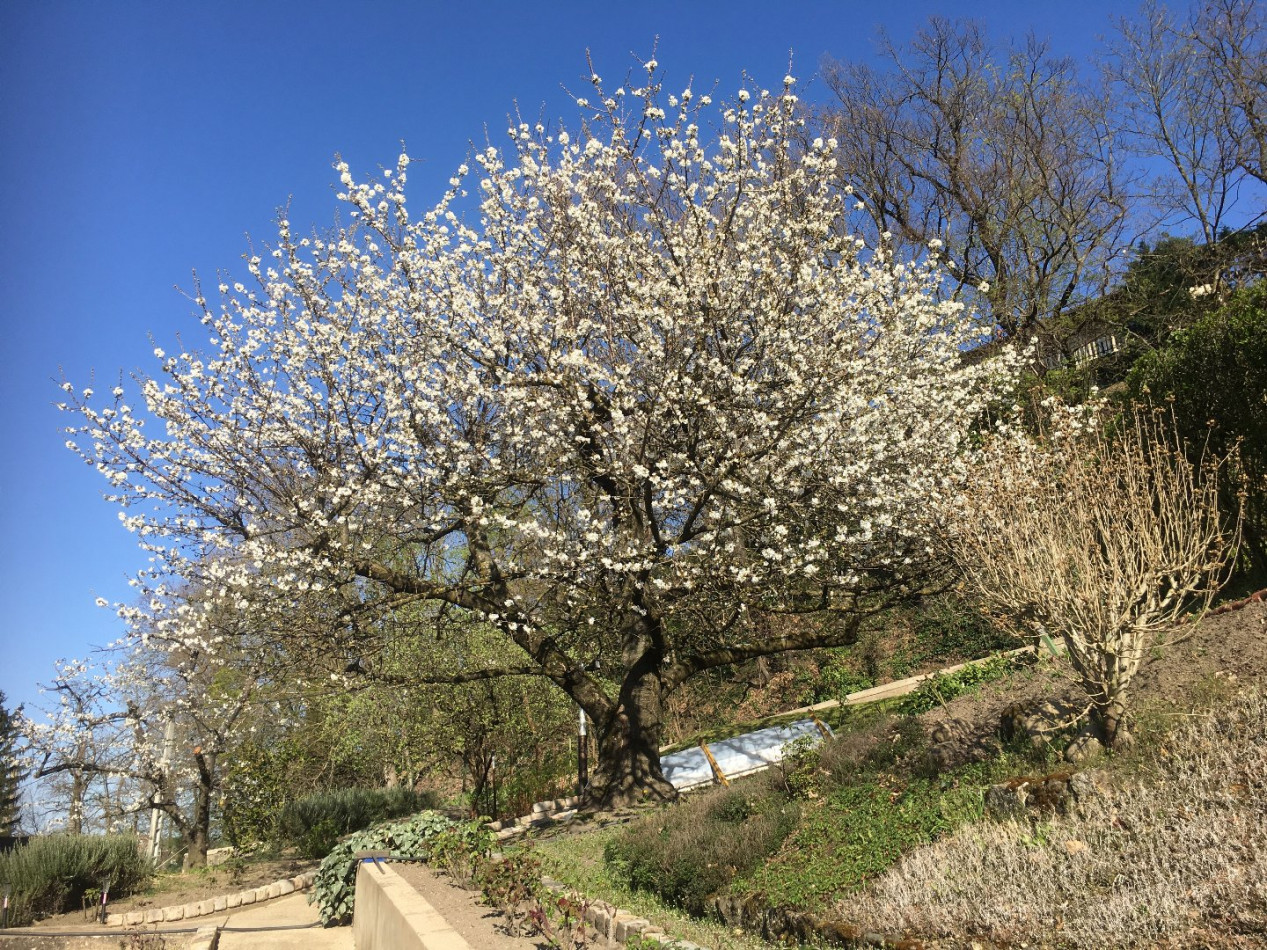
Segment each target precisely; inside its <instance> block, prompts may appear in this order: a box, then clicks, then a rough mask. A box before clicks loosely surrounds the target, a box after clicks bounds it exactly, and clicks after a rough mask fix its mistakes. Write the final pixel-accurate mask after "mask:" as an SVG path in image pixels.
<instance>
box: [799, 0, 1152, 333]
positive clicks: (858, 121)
mask: <svg viewBox="0 0 1267 950" xmlns="http://www.w3.org/2000/svg"><path fill="white" fill-rule="evenodd" d="M884 43H885V45H884V49H883V52H884V53H885V55H886V56H887V58H888V60H889V62H890V68H889V69H887V70H884V69H877V68H874V67H872V66H870V65H867V64H861V63H844V62H836V61H828V62H827V63H826V64H825V67H824V76H825V79H826V82H827V84H828V86H829V87H830V88H831V89H832V91H833V92H834V93H835V95H836V99H837V101H836V102H834V103H833V104H832V105H831V106H830V107H829V108H828V109H827V110H825V111H824V113H823V114H822V116H821V119H822V124H823V126H824V127H825V128H826V129H827V130H828V131H829V132H830V134H831V135H832V136H833V137H834V138H835V140H836V142H837V144H838V149H837V159H838V162H839V172H840V175H841V177H842V179H843V181H844V182H845V184H847V185H848V186H850V187H852V188H853V189H854V190H855V193H856V194H857V195H858V197H859V198H860V199H861V204H862V209H861V210H862V212H863V216H864V217H865V218H866V219H868V223H869V225H870V227H869V230H871V231H872V232H873V236H874V237H875V238H876V239H880V238H881V237H882V236H883V235H886V234H887V235H889V236H890V237H889V238H888V240H889V241H891V242H896V243H897V244H898V245H899V246H902V245H904V246H905V247H906V248H907V249H908V250H909V251H914V252H915V253H919V252H921V251H923V250H926V249H927V248H928V247H929V246H932V247H941V246H944V248H945V251H944V253H945V254H946V255H947V256H948V258H949V261H950V262H951V263H952V264H953V265H954V266H955V268H956V273H957V277H958V282H957V285H956V286H955V287H954V292H955V293H956V295H966V296H967V297H968V298H970V299H971V300H973V302H976V303H978V304H984V305H985V307H986V309H987V312H988V313H989V315H990V317H991V319H992V320H993V321H994V323H995V324H996V325H997V327H998V328H999V329H1000V330H1002V331H1003V333H1005V334H1007V335H1012V334H1016V333H1021V332H1027V331H1030V330H1032V329H1034V328H1035V327H1036V326H1037V325H1038V324H1039V323H1040V322H1041V321H1042V320H1044V319H1045V318H1048V317H1051V316H1053V315H1056V314H1059V313H1061V312H1063V311H1065V310H1066V309H1067V308H1069V307H1070V306H1071V305H1072V304H1075V303H1077V302H1079V301H1080V300H1081V299H1083V298H1084V297H1085V296H1086V295H1087V294H1089V293H1094V292H1097V291H1099V290H1102V289H1103V287H1104V285H1105V284H1106V283H1107V281H1108V279H1109V277H1110V276H1111V274H1110V270H1109V268H1108V267H1106V264H1107V263H1108V262H1109V261H1110V260H1111V258H1112V255H1113V254H1114V252H1115V251H1117V250H1118V248H1119V245H1120V242H1121V239H1122V230H1123V224H1124V222H1125V219H1126V214H1127V198H1126V195H1125V194H1124V192H1123V187H1124V183H1123V173H1122V170H1121V168H1120V167H1119V164H1118V155H1117V142H1116V135H1115V134H1114V132H1113V131H1112V129H1111V128H1110V126H1109V124H1108V121H1107V115H1108V111H1107V107H1106V104H1105V102H1104V100H1103V98H1102V97H1101V96H1100V95H1099V94H1098V93H1097V92H1096V91H1095V90H1094V89H1092V88H1090V87H1088V86H1087V85H1086V84H1084V83H1083V82H1082V81H1081V80H1080V79H1079V76H1078V74H1077V70H1076V68H1075V66H1074V64H1073V63H1072V61H1070V60H1068V59H1060V58H1056V57H1054V56H1052V55H1051V54H1050V52H1049V50H1048V47H1047V45H1046V44H1045V43H1041V42H1039V41H1037V40H1036V39H1034V38H1032V37H1031V38H1030V39H1029V40H1028V41H1027V42H1026V43H1025V44H1024V45H1023V46H1020V47H1014V46H999V45H996V44H994V43H992V42H991V41H990V39H989V38H988V37H987V35H986V34H985V32H984V30H983V28H982V27H981V26H980V25H979V24H977V23H975V22H971V21H962V22H951V21H948V20H944V19H938V18H934V19H933V20H932V21H930V23H929V25H928V26H927V27H926V28H925V29H923V30H921V31H920V32H918V33H917V34H916V35H915V38H914V39H913V40H912V41H911V43H910V44H909V45H908V46H905V47H898V46H895V45H894V44H893V43H892V42H891V41H888V40H887V39H885V41H884Z"/></svg>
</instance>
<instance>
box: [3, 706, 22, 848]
mask: <svg viewBox="0 0 1267 950" xmlns="http://www.w3.org/2000/svg"><path fill="white" fill-rule="evenodd" d="M18 712H19V710H14V711H13V712H12V713H11V712H9V710H8V709H7V708H6V707H5V704H4V692H3V691H0V838H7V837H10V836H12V835H13V834H14V832H15V831H16V830H17V825H18V784H19V783H20V781H21V778H22V774H21V771H20V769H19V768H18V758H17V746H18V718H17V713H18Z"/></svg>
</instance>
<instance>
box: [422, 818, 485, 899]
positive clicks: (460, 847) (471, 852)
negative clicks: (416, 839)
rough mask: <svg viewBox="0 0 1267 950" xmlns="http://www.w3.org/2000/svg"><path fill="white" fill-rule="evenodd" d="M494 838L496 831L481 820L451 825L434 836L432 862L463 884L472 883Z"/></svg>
mask: <svg viewBox="0 0 1267 950" xmlns="http://www.w3.org/2000/svg"><path fill="white" fill-rule="evenodd" d="M494 840H495V839H494V837H493V833H492V832H491V831H489V830H488V829H487V828H486V827H484V825H483V824H482V823H481V822H478V821H468V822H463V823H461V824H455V825H451V826H450V827H448V828H444V829H443V830H441V831H440V832H439V833H438V834H436V836H435V837H434V838H432V840H431V863H432V864H433V865H434V866H435V867H437V868H439V869H440V870H441V871H447V872H448V873H449V874H450V875H451V876H452V877H453V878H454V880H456V881H457V882H458V883H459V884H462V885H466V884H469V883H471V881H472V880H474V878H475V872H476V869H477V868H478V866H479V863H480V862H481V861H482V860H485V859H487V857H488V855H489V852H490V851H491V850H492V847H493V841H494Z"/></svg>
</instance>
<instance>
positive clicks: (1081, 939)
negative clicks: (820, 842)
mask: <svg viewBox="0 0 1267 950" xmlns="http://www.w3.org/2000/svg"><path fill="white" fill-rule="evenodd" d="M1156 765H1157V766H1158V767H1159V768H1160V769H1161V770H1162V776H1161V778H1159V779H1158V780H1157V781H1156V782H1155V783H1153V784H1152V785H1150V786H1147V787H1145V786H1142V785H1135V786H1132V787H1129V788H1126V789H1122V790H1117V791H1111V792H1109V793H1108V794H1107V795H1106V796H1105V797H1104V798H1103V799H1101V800H1098V801H1095V802H1092V803H1090V804H1088V805H1087V806H1086V807H1085V809H1084V810H1083V811H1082V812H1081V814H1080V815H1078V816H1074V817H1070V818H1057V819H1053V820H1052V821H1050V822H1046V823H1043V824H1040V825H1031V824H1028V823H1023V822H1022V823H1017V822H1008V823H1001V824H993V823H983V824H978V825H972V826H968V827H965V828H963V829H961V830H960V831H959V832H957V833H956V834H954V835H953V836H951V837H949V838H947V839H945V840H943V841H941V842H938V843H936V844H934V845H931V846H929V847H926V848H922V849H920V850H918V851H915V852H913V853H911V854H909V855H907V856H906V857H905V858H903V859H902V861H901V862H900V863H899V864H898V865H896V866H895V867H894V868H893V869H892V870H891V871H889V872H888V873H886V874H885V875H883V876H882V877H881V878H879V879H878V880H877V881H876V882H875V883H874V884H873V885H871V886H870V887H868V888H867V889H866V890H865V891H863V892H861V893H859V894H854V895H851V896H850V897H848V898H846V899H845V900H843V901H841V903H840V904H839V905H838V908H837V910H838V912H839V913H840V915H841V916H842V917H844V918H845V919H847V920H850V921H853V922H858V923H861V924H864V925H866V926H867V927H868V928H870V929H876V930H880V931H883V932H890V933H897V932H903V931H907V932H913V933H917V934H920V935H922V936H926V937H937V936H943V937H949V936H955V937H960V938H963V937H979V938H984V939H987V940H993V941H998V942H1001V943H1011V942H1016V943H1019V942H1021V941H1030V942H1031V943H1033V944H1035V945H1047V944H1049V943H1051V942H1053V940H1054V941H1056V942H1058V943H1059V945H1060V946H1069V947H1076V948H1117V947H1137V946H1156V945H1157V943H1158V941H1161V940H1167V941H1168V943H1167V946H1185V945H1188V944H1189V943H1191V944H1193V945H1208V941H1209V940H1210V939H1211V935H1212V934H1213V935H1214V936H1215V937H1216V938H1217V939H1216V943H1217V944H1218V945H1225V944H1224V943H1222V942H1219V941H1222V940H1223V939H1224V938H1226V945H1229V946H1230V945H1235V944H1234V941H1235V935H1237V934H1260V935H1261V934H1262V933H1264V932H1267V697H1264V694H1263V692H1262V691H1255V692H1250V693H1243V694H1241V695H1240V696H1238V697H1237V698H1236V700H1235V701H1234V702H1230V703H1225V704H1223V705H1222V706H1221V707H1219V708H1218V709H1216V710H1215V711H1214V712H1212V713H1210V714H1208V715H1205V716H1200V717H1196V718H1191V719H1189V720H1187V721H1186V722H1185V724H1184V725H1183V726H1182V727H1180V728H1179V729H1178V730H1177V731H1176V732H1174V733H1173V734H1172V735H1171V736H1170V737H1169V738H1168V740H1167V741H1166V742H1165V743H1164V744H1163V745H1162V747H1161V749H1160V751H1159V753H1158V757H1157V761H1156Z"/></svg>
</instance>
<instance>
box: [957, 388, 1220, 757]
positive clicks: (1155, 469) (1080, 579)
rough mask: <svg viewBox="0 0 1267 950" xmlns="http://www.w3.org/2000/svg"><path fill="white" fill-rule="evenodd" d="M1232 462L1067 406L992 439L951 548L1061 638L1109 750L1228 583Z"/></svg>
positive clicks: (1002, 608)
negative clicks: (1223, 476) (1151, 657)
mask: <svg viewBox="0 0 1267 950" xmlns="http://www.w3.org/2000/svg"><path fill="white" fill-rule="evenodd" d="M1221 461H1222V460H1213V461H1211V460H1207V462H1206V463H1205V464H1201V463H1197V464H1194V463H1193V462H1191V461H1189V460H1188V458H1187V456H1186V455H1185V453H1184V451H1183V447H1182V445H1181V444H1180V443H1179V439H1178V437H1177V436H1176V434H1175V429H1174V425H1173V420H1172V419H1171V418H1170V416H1169V415H1167V414H1165V413H1160V412H1147V411H1142V410H1141V411H1135V412H1132V413H1129V414H1128V415H1127V416H1126V417H1125V418H1124V419H1123V420H1122V422H1121V424H1120V425H1119V426H1116V427H1114V428H1111V429H1110V428H1107V427H1105V426H1104V425H1103V424H1101V420H1100V418H1099V414H1098V408H1097V407H1092V408H1090V409H1088V410H1083V409H1071V408H1067V407H1063V406H1056V407H1055V409H1054V413H1053V417H1052V419H1051V423H1050V426H1049V428H1048V431H1047V432H1046V433H1045V434H1044V437H1042V438H1039V439H1034V438H1032V437H1030V436H1028V435H1026V434H1023V433H1007V432H1004V433H1002V434H999V435H997V436H996V437H994V438H992V439H991V440H990V441H989V443H988V444H987V446H986V447H985V449H984V450H983V452H982V453H981V457H980V464H978V465H977V466H976V468H975V470H974V471H973V472H972V475H971V480H970V481H969V483H968V485H967V487H966V489H965V491H964V494H963V496H962V498H961V499H960V504H959V506H958V507H957V509H956V512H955V514H956V519H955V521H956V523H955V531H954V544H953V552H954V556H955V559H956V560H957V562H958V564H959V566H960V568H961V569H962V570H963V572H964V574H965V575H966V576H967V578H968V580H969V581H970V583H971V585H972V586H973V587H974V588H975V590H976V593H977V595H978V596H979V597H980V598H981V600H982V601H983V602H984V603H985V604H986V605H987V607H988V608H990V609H992V610H993V611H995V612H998V613H1001V614H1004V615H1006V616H1009V617H1011V618H1013V619H1014V620H1016V621H1019V622H1020V623H1021V624H1022V625H1023V626H1024V627H1025V628H1026V629H1027V630H1028V632H1029V633H1031V634H1034V635H1039V634H1042V633H1044V632H1046V633H1049V634H1053V635H1056V636H1059V637H1060V638H1061V639H1062V640H1063V641H1064V644H1065V646H1066V647H1067V649H1068V656H1069V660H1070V662H1071V663H1072V665H1073V668H1074V670H1075V671H1076V672H1077V674H1078V676H1079V678H1080V679H1081V681H1082V685H1083V687H1084V688H1085V689H1086V691H1087V693H1088V696H1089V697H1090V700H1091V707H1092V709H1093V711H1094V718H1095V720H1096V722H1097V724H1098V726H1099V728H1100V729H1101V731H1102V733H1103V737H1104V739H1105V742H1106V744H1108V745H1110V746H1112V745H1115V744H1119V743H1121V742H1123V741H1124V740H1125V739H1126V732H1125V730H1124V729H1123V716H1124V713H1125V709H1126V706H1125V695H1126V691H1127V688H1128V687H1129V685H1130V682H1131V678H1132V677H1133V676H1134V675H1135V672H1136V671H1137V670H1138V669H1139V665H1140V661H1141V660H1142V659H1143V656H1144V651H1145V650H1146V649H1147V648H1148V647H1149V646H1150V645H1152V643H1153V642H1154V639H1155V638H1156V637H1157V635H1158V634H1159V633H1161V632H1162V631H1163V630H1165V629H1166V628H1169V627H1172V626H1173V625H1174V624H1175V622H1176V621H1177V620H1178V619H1179V617H1180V615H1181V614H1182V613H1183V612H1184V611H1185V610H1186V609H1188V608H1189V607H1191V606H1193V605H1194V604H1195V605H1197V606H1199V607H1205V606H1208V605H1209V603H1210V600H1211V598H1213V596H1214V594H1215V593H1216V592H1217V591H1218V589H1219V587H1220V586H1222V583H1223V581H1224V580H1226V573H1225V570H1226V567H1227V565H1228V564H1229V563H1230V560H1231V557H1232V553H1233V552H1234V550H1235V547H1236V539H1237V537H1238V536H1239V521H1238V522H1237V523H1236V525H1235V527H1233V528H1232V529H1230V530H1229V528H1228V525H1227V524H1226V521H1225V519H1224V517H1223V516H1222V514H1221V513H1220V510H1219V503H1218V501H1219V491H1218V474H1219V469H1220V467H1221Z"/></svg>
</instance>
